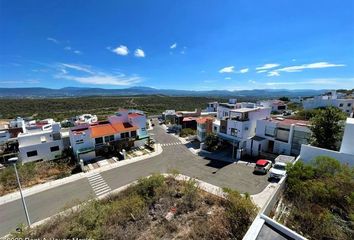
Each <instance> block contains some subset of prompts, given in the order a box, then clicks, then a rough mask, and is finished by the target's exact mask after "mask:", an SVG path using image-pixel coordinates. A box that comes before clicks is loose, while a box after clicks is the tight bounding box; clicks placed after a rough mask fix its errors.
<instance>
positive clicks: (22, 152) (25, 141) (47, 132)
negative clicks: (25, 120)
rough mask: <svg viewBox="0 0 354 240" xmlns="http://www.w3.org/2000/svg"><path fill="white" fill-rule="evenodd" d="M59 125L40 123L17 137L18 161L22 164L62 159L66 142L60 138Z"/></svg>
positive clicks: (29, 127)
mask: <svg viewBox="0 0 354 240" xmlns="http://www.w3.org/2000/svg"><path fill="white" fill-rule="evenodd" d="M60 130H61V127H60V124H59V123H56V122H52V121H49V122H48V121H41V122H38V123H37V125H36V126H35V125H33V124H32V125H31V126H28V127H27V128H26V130H25V132H23V133H20V134H19V135H18V136H17V140H18V144H19V146H18V149H19V154H18V156H19V159H20V160H21V161H22V162H23V163H26V162H33V161H47V160H54V159H58V158H60V157H62V155H63V151H64V149H65V148H68V147H69V146H68V145H69V144H68V141H64V140H63V139H64V138H68V136H62V134H61V132H60Z"/></svg>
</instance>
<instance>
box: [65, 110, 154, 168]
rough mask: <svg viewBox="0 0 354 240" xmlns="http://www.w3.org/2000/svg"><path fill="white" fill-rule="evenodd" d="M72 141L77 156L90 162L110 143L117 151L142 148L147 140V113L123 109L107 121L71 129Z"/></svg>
mask: <svg viewBox="0 0 354 240" xmlns="http://www.w3.org/2000/svg"><path fill="white" fill-rule="evenodd" d="M69 136H70V143H71V147H72V150H73V152H74V155H75V156H76V158H77V159H82V160H83V161H89V160H92V159H94V158H95V157H96V156H99V155H100V150H102V149H103V148H104V147H107V146H110V147H112V148H115V149H117V150H119V151H120V150H121V149H123V148H124V149H125V148H130V147H139V146H142V145H144V144H145V143H146V142H147V139H148V137H149V135H148V133H147V130H146V116H145V115H144V114H142V113H141V112H138V111H132V110H120V111H118V112H117V113H116V114H115V115H113V116H110V117H108V120H107V121H101V122H97V123H94V124H91V125H90V124H82V125H78V126H76V127H73V128H71V129H70V132H69Z"/></svg>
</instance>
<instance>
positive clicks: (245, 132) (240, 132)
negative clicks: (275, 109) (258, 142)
mask: <svg viewBox="0 0 354 240" xmlns="http://www.w3.org/2000/svg"><path fill="white" fill-rule="evenodd" d="M220 106H221V104H220V105H219V108H220ZM222 107H223V106H222ZM219 113H220V114H219ZM270 113H271V108H265V107H257V106H256V105H255V104H254V103H238V104H236V103H235V109H228V111H227V108H225V107H223V109H222V111H219V109H218V116H219V117H220V118H219V119H217V120H216V121H214V123H213V132H215V133H217V135H218V137H219V139H220V140H221V141H222V142H224V143H229V144H231V145H232V146H233V148H236V149H237V151H243V153H246V150H247V149H246V146H247V142H248V141H251V137H253V136H254V135H255V133H256V124H257V120H259V119H265V118H269V117H270ZM237 154H238V158H240V156H241V155H240V154H242V153H239V152H238V153H237Z"/></svg>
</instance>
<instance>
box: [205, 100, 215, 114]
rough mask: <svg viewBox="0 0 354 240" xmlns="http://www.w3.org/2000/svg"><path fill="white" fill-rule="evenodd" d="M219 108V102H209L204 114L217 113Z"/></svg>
mask: <svg viewBox="0 0 354 240" xmlns="http://www.w3.org/2000/svg"><path fill="white" fill-rule="evenodd" d="M218 106H219V103H218V102H209V103H208V105H207V107H206V109H205V110H204V112H217V110H218Z"/></svg>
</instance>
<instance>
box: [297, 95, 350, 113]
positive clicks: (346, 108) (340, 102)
mask: <svg viewBox="0 0 354 240" xmlns="http://www.w3.org/2000/svg"><path fill="white" fill-rule="evenodd" d="M302 104H303V107H304V109H313V108H319V107H329V106H333V107H337V108H339V109H341V110H342V111H343V112H345V113H347V114H348V115H349V114H350V113H351V112H352V110H353V106H354V99H323V98H320V97H315V98H314V99H307V100H304V101H303V103H302Z"/></svg>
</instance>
